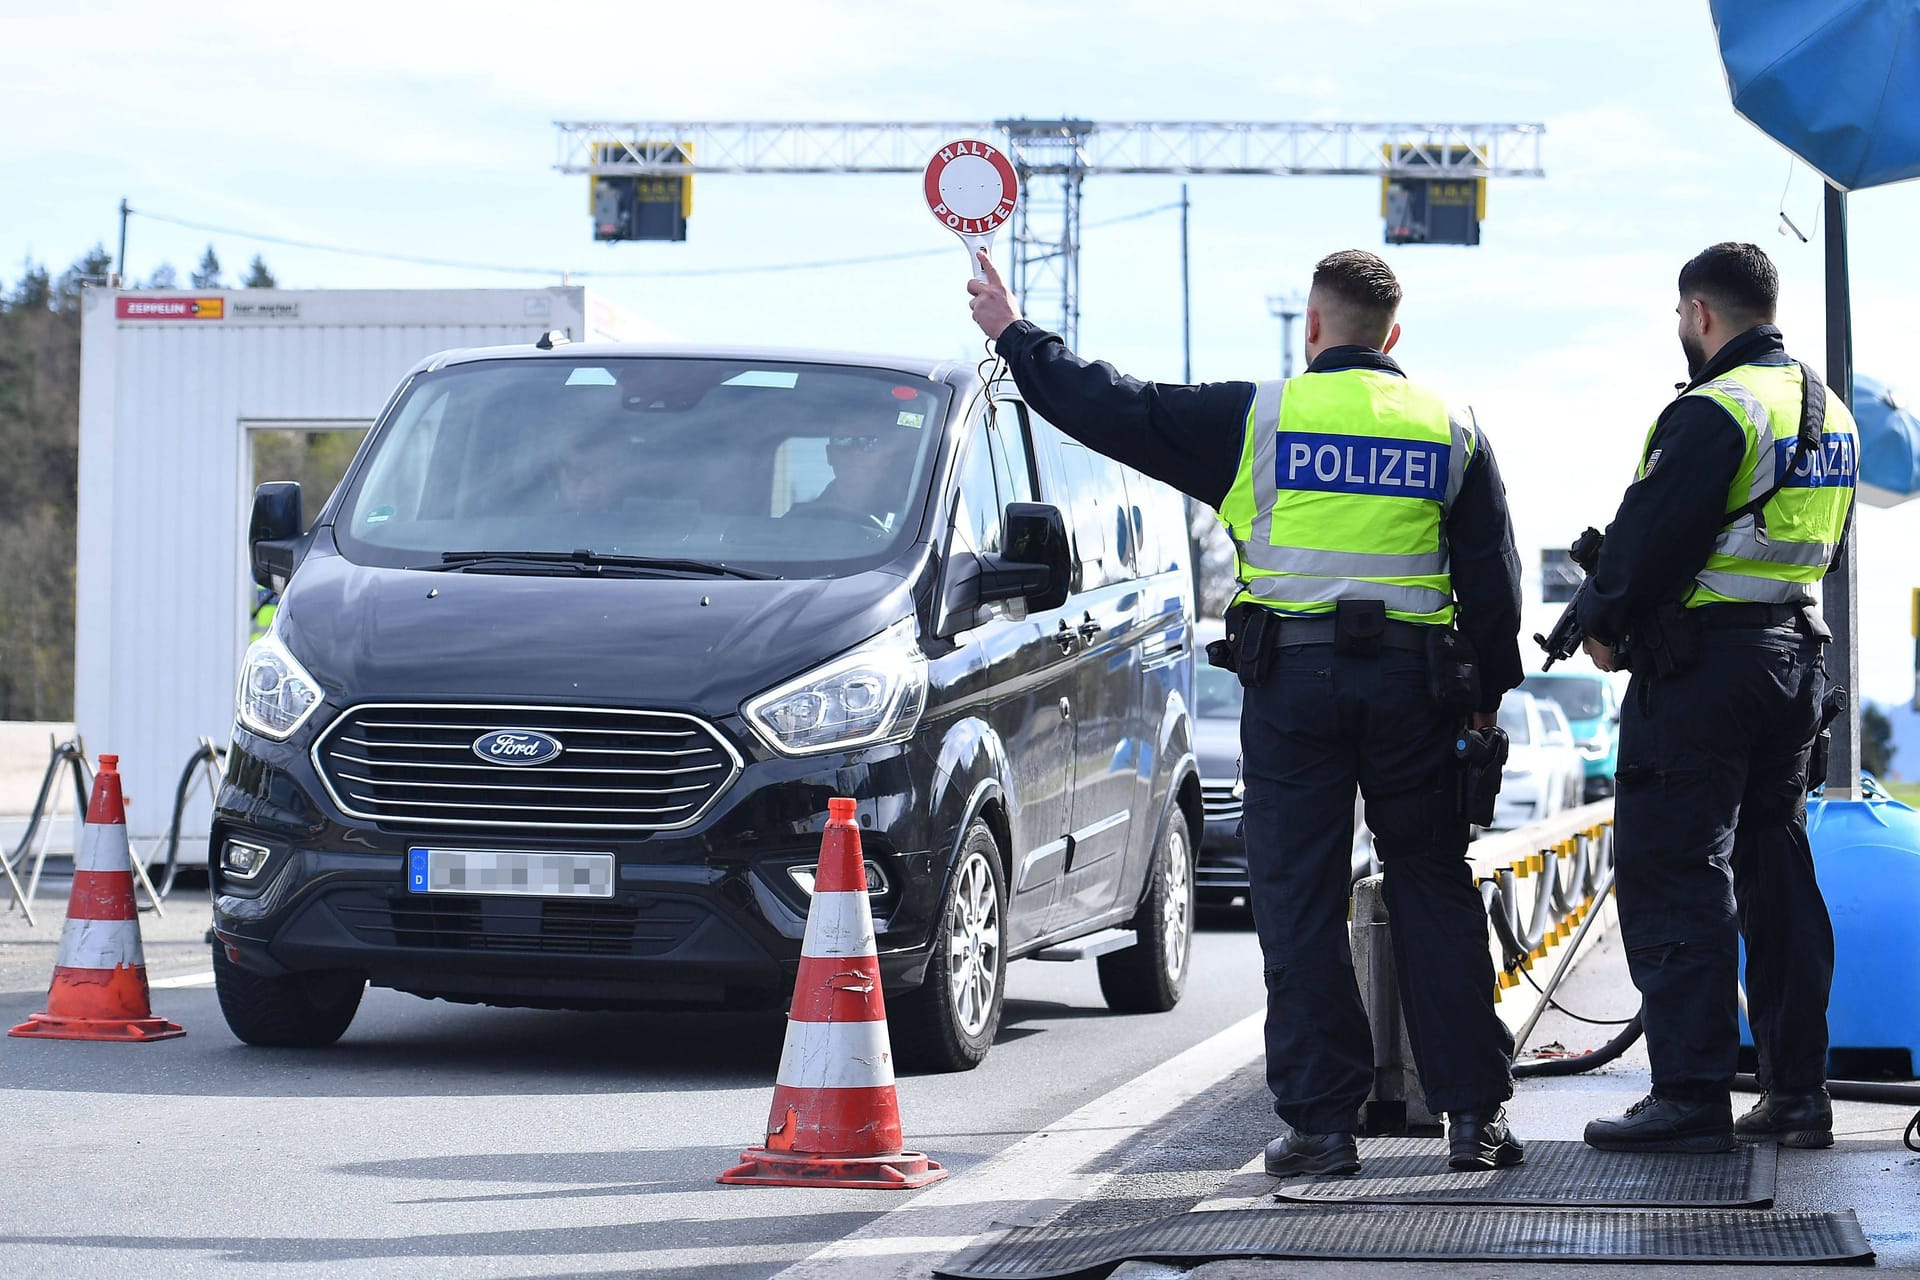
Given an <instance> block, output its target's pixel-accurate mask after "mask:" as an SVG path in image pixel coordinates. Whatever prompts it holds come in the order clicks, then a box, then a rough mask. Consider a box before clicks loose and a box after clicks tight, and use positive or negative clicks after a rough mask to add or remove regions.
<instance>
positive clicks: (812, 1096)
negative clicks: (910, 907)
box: [718, 797, 947, 1191]
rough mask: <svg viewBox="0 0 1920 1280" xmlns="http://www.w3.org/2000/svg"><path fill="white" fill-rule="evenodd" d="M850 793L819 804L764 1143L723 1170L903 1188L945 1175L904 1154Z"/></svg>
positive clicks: (809, 1182)
mask: <svg viewBox="0 0 1920 1280" xmlns="http://www.w3.org/2000/svg"><path fill="white" fill-rule="evenodd" d="M855 808H856V806H855V804H854V802H853V801H852V800H848V799H845V798H842V797H835V798H834V799H832V800H829V801H828V802H827V811H828V814H829V815H830V816H829V818H828V820H827V829H826V831H825V833H824V834H823V835H822V837H821V841H820V863H819V868H818V870H817V871H816V872H815V875H814V885H813V900H812V903H811V904H810V906H809V908H808V911H807V934H806V940H805V941H804V942H802V943H801V945H800V971H799V974H798V975H797V977H796V978H795V981H794V987H793V1007H792V1009H791V1011H790V1012H789V1013H788V1015H787V1038H786V1044H785V1046H784V1047H783V1049H782V1050H781V1053H780V1070H779V1074H778V1075H777V1077H776V1078H775V1081H774V1087H773V1106H772V1107H771V1108H770V1110H769V1113H768V1117H767V1139H766V1142H765V1144H764V1145H762V1146H758V1147H752V1148H749V1149H748V1150H747V1151H745V1152H743V1153H742V1154H741V1156H740V1163H739V1164H737V1165H735V1166H734V1167H733V1168H731V1169H728V1170H727V1171H726V1172H725V1173H723V1174H721V1175H720V1176H719V1179H718V1180H719V1181H721V1182H726V1183H754V1184H758V1185H761V1186H774V1187H858V1188H868V1189H872V1190H880V1191H885V1190H911V1189H913V1188H915V1187H924V1186H926V1185H927V1184H928V1183H930V1182H938V1181H939V1180H940V1179H942V1178H944V1177H946V1176H947V1171H946V1170H945V1169H942V1168H941V1167H940V1166H939V1165H938V1164H937V1163H935V1162H934V1161H932V1160H929V1159H927V1157H926V1156H924V1155H921V1154H920V1153H919V1152H917V1151H906V1150H903V1149H902V1140H901V1136H900V1103H899V1098H898V1097H897V1095H896V1093H895V1091H894V1083H893V1051H892V1048H891V1046H890V1045H889V1042H888V1039H887V1010H886V1001H885V999H884V997H883V995H882V992H881V989H880V960H879V957H878V955H877V954H876V952H875V947H874V936H873V909H872V907H871V905H870V904H869V903H868V901H867V875H866V862H865V859H864V858H863V857H862V856H861V853H860V828H859V825H858V824H857V823H856V822H855V821H854V813H855Z"/></svg>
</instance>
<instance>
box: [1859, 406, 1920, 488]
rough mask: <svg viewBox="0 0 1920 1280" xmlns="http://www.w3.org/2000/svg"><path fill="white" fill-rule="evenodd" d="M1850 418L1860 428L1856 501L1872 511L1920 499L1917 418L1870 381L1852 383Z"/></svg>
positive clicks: (1919, 420)
mask: <svg viewBox="0 0 1920 1280" xmlns="http://www.w3.org/2000/svg"><path fill="white" fill-rule="evenodd" d="M1853 416H1854V420H1855V421H1857V422H1858V423H1859V424H1860V497H1861V499H1862V500H1864V501H1866V502H1871V503H1872V504H1873V505H1874V506H1876V507H1892V506H1898V505H1899V504H1900V503H1902V502H1905V501H1906V500H1907V499H1909V498H1912V497H1914V496H1915V495H1920V418H1916V417H1915V416H1914V415H1913V411H1912V410H1910V409H1907V408H1905V407H1903V406H1902V404H1901V402H1900V401H1899V400H1898V399H1897V398H1896V397H1895V396H1894V393H1893V392H1892V391H1891V390H1889V389H1888V388H1887V387H1886V386H1885V385H1883V384H1882V383H1879V382H1876V381H1874V380H1873V379H1872V378H1863V377H1860V376H1859V375H1857V374H1856V375H1855V376H1854V379H1853Z"/></svg>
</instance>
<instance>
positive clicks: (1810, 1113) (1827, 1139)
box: [1733, 1089, 1833, 1147]
mask: <svg viewBox="0 0 1920 1280" xmlns="http://www.w3.org/2000/svg"><path fill="white" fill-rule="evenodd" d="M1733 1136H1734V1137H1736V1138H1738V1139H1739V1140H1740V1141H1742V1142H1778V1143H1779V1144H1780V1145H1781V1146H1783V1147H1830V1146H1832V1145H1833V1099H1831V1098H1829V1097H1828V1096H1827V1091H1826V1090H1825V1089H1815V1090H1813V1091H1812V1092H1811V1093H1782V1092H1780V1091H1779V1090H1777V1089H1769V1090H1768V1091H1767V1092H1765V1093H1763V1094H1761V1095H1760V1101H1758V1102H1756V1103H1754V1104H1753V1110H1751V1111H1749V1112H1747V1114H1745V1115H1743V1116H1741V1117H1740V1118H1739V1119H1738V1120H1735V1121H1734V1122H1733Z"/></svg>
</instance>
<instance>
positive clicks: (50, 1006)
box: [7, 756, 187, 1040]
mask: <svg viewBox="0 0 1920 1280" xmlns="http://www.w3.org/2000/svg"><path fill="white" fill-rule="evenodd" d="M119 764H120V757H119V756H101V757H100V772H99V773H98V774H97V775H96V776H95V777H94V780H93V798H92V799H91V800H90V801H89V802H88V804H87V830H86V837H85V838H84V839H83V840H82V841H81V842H80V851H79V852H78V853H77V854H75V855H74V859H73V893H72V894H71V895H70V896H69V898H68V899H67V927H66V929H65V930H64V931H63V932H62V933H61V934H60V959H59V961H58V962H57V963H56V964H55V965H54V966H53V986H52V988H51V989H49V990H48V992H47V1011H46V1012H45V1013H36V1014H34V1015H33V1016H32V1017H31V1018H29V1019H27V1020H26V1021H25V1022H23V1023H21V1024H20V1025H19V1026H17V1027H15V1028H14V1029H13V1030H11V1031H9V1032H7V1034H8V1035H10V1036H38V1037H40V1038H42V1039H46V1040H166V1039H169V1038H171V1037H173V1036H183V1035H185V1034H187V1033H186V1030H185V1028H183V1027H181V1026H179V1025H178V1024H176V1023H172V1022H168V1021H167V1020H166V1019H165V1018H156V1017H154V1016H153V1007H152V1006H151V1005H150V1004H149V1003H148V1002H147V961H146V957H145V955H143V954H142V952H141V950H140V914H139V912H138V911H136V910H135V909H134V905H133V857H132V854H131V853H130V851H129V850H128V848H127V816H126V811H125V810H124V808H123V807H122V805H121V800H120V774H119V771H118V766H119Z"/></svg>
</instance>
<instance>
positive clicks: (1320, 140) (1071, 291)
mask: <svg viewBox="0 0 1920 1280" xmlns="http://www.w3.org/2000/svg"><path fill="white" fill-rule="evenodd" d="M555 127H556V128H557V129H558V130H559V136H558V145H559V151H558V158H557V160H556V163H555V164H554V168H555V169H557V170H559V171H560V172H561V173H573V174H595V175H601V176H617V175H630V176H639V175H655V176H694V175H699V174H722V173H735V174H746V173H757V174H782V173H783V174H827V173H861V174H904V173H912V174H917V173H920V172H921V171H922V170H924V169H925V168H926V164H927V161H928V160H929V159H930V158H931V157H932V156H933V154H934V152H935V151H937V150H938V149H939V148H941V147H943V146H945V145H946V144H947V143H949V142H952V141H954V140H956V139H958V138H978V139H980V140H981V141H983V142H988V143H993V142H996V141H997V142H998V143H999V144H1000V145H1001V146H1002V147H1003V148H1004V149H1005V151H1006V154H1007V155H1008V157H1009V158H1010V159H1011V160H1012V161H1013V167H1014V172H1015V173H1017V174H1018V175H1019V178H1020V187H1021V191H1020V205H1019V208H1018V210H1017V211H1016V212H1015V214H1014V223H1013V262H1012V280H1011V284H1012V286H1013V289H1014V292H1015V293H1016V294H1018V295H1019V297H1020V298H1021V300H1022V302H1023V304H1024V305H1025V306H1026V308H1027V309H1028V313H1029V314H1030V315H1032V316H1033V318H1034V319H1035V320H1036V322H1038V323H1042V324H1047V322H1048V321H1052V322H1053V323H1051V324H1047V327H1049V328H1051V329H1053V330H1055V331H1056V332H1058V333H1060V334H1061V335H1062V336H1063V337H1065V338H1066V340H1067V342H1068V343H1069V345H1071V344H1072V343H1073V342H1074V341H1075V340H1076V339H1077V337H1078V329H1079V320H1080V300H1079V296H1080V210H1081V186H1082V184H1083V183H1084V182H1085V181H1086V179H1087V178H1090V177H1093V176H1095V175H1098V174H1131V175H1141V174H1167V175H1265V176H1281V177H1375V178H1380V177H1395V176H1401V177H1407V178H1421V179H1467V178H1540V177H1544V176H1546V175H1545V171H1544V170H1543V169H1542V168H1541V167H1540V140H1541V136H1542V135H1543V134H1544V133H1545V132H1546V127H1545V126H1544V125H1540V124H1421V123H1380V124H1353V123H1336V122H1328V121H1295V122H1269V123H1260V122H1250V121H1212V122H1208V121H1125V122H1112V121H1093V120H1073V119H1059V120H1029V119H1024V118H1022V119H1014V120H991V121H982V120H970V121H968V120H962V121H924V122H918V123H906V122H899V121H893V122H883V121H851V122H846V121H843V122H838V123H832V122H816V123H797V122H773V121H711V120H709V121H685V120H598V121H559V122H556V126H555Z"/></svg>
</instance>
